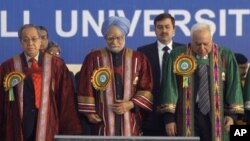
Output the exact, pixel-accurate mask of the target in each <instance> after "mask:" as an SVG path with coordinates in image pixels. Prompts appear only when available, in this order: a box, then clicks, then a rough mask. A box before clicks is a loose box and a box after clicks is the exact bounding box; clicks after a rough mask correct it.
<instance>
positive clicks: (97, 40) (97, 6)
mask: <svg viewBox="0 0 250 141" xmlns="http://www.w3.org/2000/svg"><path fill="white" fill-rule="evenodd" d="M249 5H250V1H249V0H219V1H218V0H209V1H201V0H185V1H184V0H60V1H57V0H0V63H1V62H3V61H4V60H6V59H7V58H9V57H11V56H14V55H16V54H18V53H19V52H20V51H21V47H20V44H19V39H18V37H17V31H18V29H19V27H20V26H21V25H23V24H27V23H33V24H36V25H43V26H45V27H46V28H47V29H48V30H49V39H50V40H54V41H56V42H58V43H59V44H60V46H61V48H62V58H63V59H64V60H65V62H66V63H67V64H81V63H82V61H83V59H84V57H85V56H86V54H87V53H88V52H89V51H90V50H91V49H92V48H102V47H104V45H105V42H104V40H103V37H102V34H101V25H102V22H103V21H104V20H105V19H107V18H108V17H109V16H113V15H117V16H125V17H127V18H128V19H130V20H131V23H132V24H131V30H130V33H129V35H128V37H127V40H126V45H127V46H128V47H130V48H132V49H136V48H137V47H138V46H141V45H144V44H148V43H151V42H154V41H155V34H154V26H153V19H154V17H155V16H156V15H157V14H160V13H162V12H168V13H171V14H172V15H173V16H174V17H175V18H176V34H175V37H174V40H175V41H178V42H182V43H188V42H189V41H190V28H191V27H192V25H193V24H194V23H196V22H209V23H210V24H211V25H212V27H213V30H214V31H215V34H214V41H215V42H217V43H218V44H220V45H222V46H225V47H228V48H231V49H232V50H233V51H234V52H240V53H243V54H245V55H246V56H247V57H248V59H250V49H249V47H250V38H249V37H250V8H249Z"/></svg>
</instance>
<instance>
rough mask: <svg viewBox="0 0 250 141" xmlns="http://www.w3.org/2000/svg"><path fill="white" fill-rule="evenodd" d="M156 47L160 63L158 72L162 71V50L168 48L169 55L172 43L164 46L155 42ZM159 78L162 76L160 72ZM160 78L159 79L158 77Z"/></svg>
mask: <svg viewBox="0 0 250 141" xmlns="http://www.w3.org/2000/svg"><path fill="white" fill-rule="evenodd" d="M157 45H158V54H159V63H160V70H161V71H162V58H163V54H164V51H163V48H164V47H165V46H168V48H169V50H168V53H170V52H171V51H172V49H173V41H171V42H170V43H169V44H167V45H165V44H163V43H161V42H160V41H157ZM161 76H162V72H161ZM160 78H161V77H160Z"/></svg>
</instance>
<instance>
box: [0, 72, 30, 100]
mask: <svg viewBox="0 0 250 141" xmlns="http://www.w3.org/2000/svg"><path fill="white" fill-rule="evenodd" d="M24 78H25V75H24V74H23V73H20V72H10V73H9V74H7V75H6V76H5V78H4V88H5V91H9V101H14V100H15V97H14V91H13V87H14V86H16V85H17V84H18V83H20V82H21V81H23V79H24Z"/></svg>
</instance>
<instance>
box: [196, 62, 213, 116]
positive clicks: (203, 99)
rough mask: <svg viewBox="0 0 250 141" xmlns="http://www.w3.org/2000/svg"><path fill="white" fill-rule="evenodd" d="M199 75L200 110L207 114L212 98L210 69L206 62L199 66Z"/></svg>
mask: <svg viewBox="0 0 250 141" xmlns="http://www.w3.org/2000/svg"><path fill="white" fill-rule="evenodd" d="M198 76H199V79H200V81H199V89H198V92H197V95H198V96H199V101H198V107H199V109H200V111H201V112H202V113H203V114H204V115H206V114H207V113H208V112H209V111H210V99H209V86H208V71H207V66H206V65H205V64H202V65H199V67H198Z"/></svg>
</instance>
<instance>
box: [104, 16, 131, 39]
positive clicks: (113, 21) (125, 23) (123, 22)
mask: <svg viewBox="0 0 250 141" xmlns="http://www.w3.org/2000/svg"><path fill="white" fill-rule="evenodd" d="M111 26H116V27H118V28H119V29H120V31H121V32H122V33H123V34H124V35H127V34H128V33H129V29H130V21H129V20H128V19H127V18H125V17H117V16H113V17H109V18H108V19H107V20H106V21H104V22H103V24H102V35H103V36H105V35H106V34H107V32H108V31H109V29H110V27H111Z"/></svg>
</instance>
